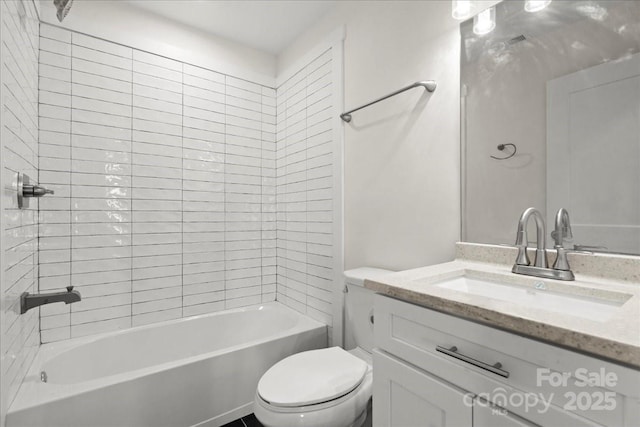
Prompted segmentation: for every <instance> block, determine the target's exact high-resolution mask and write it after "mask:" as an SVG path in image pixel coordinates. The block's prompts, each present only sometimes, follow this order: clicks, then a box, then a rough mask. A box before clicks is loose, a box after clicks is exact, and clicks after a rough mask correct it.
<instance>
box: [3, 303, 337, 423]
mask: <svg viewBox="0 0 640 427" xmlns="http://www.w3.org/2000/svg"><path fill="white" fill-rule="evenodd" d="M261 307H269V308H270V309H274V310H284V311H285V312H287V313H288V314H290V315H293V316H294V317H295V318H296V319H297V322H296V323H295V324H294V325H293V327H291V328H289V329H286V330H284V331H279V332H276V333H273V334H270V335H268V336H265V337H264V338H261V339H257V340H251V341H247V342H244V343H241V344H237V345H234V346H229V347H225V348H223V349H219V350H215V351H210V352H207V353H202V354H198V355H194V356H190V357H186V358H183V359H178V360H172V361H169V362H164V363H160V364H156V365H152V366H147V367H144V368H140V369H136V370H133V371H125V372H121V373H118V374H113V375H108V376H104V377H99V378H95V379H91V380H87V381H81V382H76V383H43V382H42V381H41V380H40V372H41V371H42V366H43V365H44V363H45V362H47V361H49V360H51V359H52V358H54V357H57V356H59V355H61V354H62V353H64V352H66V351H69V350H72V349H73V348H75V347H79V346H82V345H85V344H90V343H92V342H95V341H97V340H100V339H103V338H107V337H111V336H117V335H120V334H126V333H128V332H129V333H130V332H131V331H133V330H136V331H140V330H145V329H151V328H161V327H162V326H164V325H167V324H176V323H183V322H187V321H189V320H195V319H200V318H208V317H216V316H220V315H224V314H227V313H237V312H245V311H256V310H259V309H260V308H261ZM320 328H327V325H326V324H324V323H322V322H319V321H317V320H315V319H312V318H311V317H309V316H307V315H305V314H303V313H300V312H298V311H296V310H293V309H291V308H290V307H287V306H286V305H284V304H282V303H280V302H278V301H271V302H267V303H261V304H255V305H250V306H246V307H239V308H233V309H228V310H221V311H217V312H213V313H205V314H199V315H195V316H189V317H184V318H180V319H173V320H165V321H162V322H158V323H152V324H149V325H142V326H135V327H132V328H127V329H121V330H117V331H110V332H105V333H102V334H97V335H89V336H85V337H77V338H72V339H70V340H65V341H59V342H53V343H46V344H41V345H40V347H39V348H38V351H37V353H36V356H35V357H34V360H33V362H32V363H31V365H30V366H29V369H28V370H27V375H26V376H25V378H24V379H23V381H22V383H21V384H20V388H19V389H18V393H17V394H16V397H15V399H14V400H13V402H12V403H11V405H10V406H9V408H8V411H7V415H8V414H9V413H11V412H18V411H23V410H28V409H30V408H33V407H35V406H38V405H42V404H47V403H53V402H55V401H57V400H61V399H67V398H71V397H73V396H76V395H80V394H83V393H87V392H91V391H93V390H97V389H99V388H103V387H108V386H110V385H113V384H117V383H122V382H127V381H133V380H135V379H137V378H140V377H143V376H145V375H151V374H154V373H157V372H161V371H164V370H170V369H175V368H178V367H180V366H184V365H188V364H192V363H197V362H199V361H202V360H205V359H208V358H211V357H215V356H216V355H219V354H224V353H228V352H232V351H237V350H241V349H244V348H247V347H250V346H253V345H258V344H262V343H265V342H268V341H272V340H275V339H279V338H285V337H289V336H291V335H295V334H297V333H300V332H303V331H311V330H314V329H320ZM327 336H328V331H327Z"/></svg>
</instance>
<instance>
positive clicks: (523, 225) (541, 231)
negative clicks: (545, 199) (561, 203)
mask: <svg viewBox="0 0 640 427" xmlns="http://www.w3.org/2000/svg"><path fill="white" fill-rule="evenodd" d="M532 216H533V219H535V221H536V257H535V259H534V261H533V265H534V266H536V267H539V268H547V265H548V264H549V262H548V260H547V250H546V249H545V246H546V244H547V242H546V237H545V236H546V234H547V232H546V227H545V225H544V218H543V217H542V214H541V213H540V211H539V210H538V209H536V208H528V209H525V211H524V212H522V215H521V216H520V220H519V221H518V232H517V234H516V247H517V248H518V257H517V258H516V265H529V264H530V263H531V262H530V261H529V256H528V255H527V246H528V245H529V239H527V224H528V223H529V218H531V217H532Z"/></svg>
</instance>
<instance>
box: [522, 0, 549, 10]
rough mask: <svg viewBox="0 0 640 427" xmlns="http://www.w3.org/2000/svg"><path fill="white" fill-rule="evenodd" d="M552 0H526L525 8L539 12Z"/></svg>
mask: <svg viewBox="0 0 640 427" xmlns="http://www.w3.org/2000/svg"><path fill="white" fill-rule="evenodd" d="M549 3H551V0H525V2H524V10H526V11H527V12H539V11H541V10H542V9H544V8H545V7H547V6H549Z"/></svg>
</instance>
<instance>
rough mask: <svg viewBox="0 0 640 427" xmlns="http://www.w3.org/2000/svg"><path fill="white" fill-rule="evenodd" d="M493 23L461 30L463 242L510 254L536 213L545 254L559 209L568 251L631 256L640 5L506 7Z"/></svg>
mask: <svg viewBox="0 0 640 427" xmlns="http://www.w3.org/2000/svg"><path fill="white" fill-rule="evenodd" d="M495 21H496V27H495V29H494V30H493V31H491V32H490V33H488V34H485V35H477V34H475V33H474V31H473V23H472V20H470V21H466V22H464V23H462V24H461V35H462V48H461V85H462V87H461V94H462V99H461V114H462V117H461V119H462V120H461V121H462V129H461V144H462V147H461V152H462V183H463V185H462V201H463V202H462V203H463V206H462V209H463V213H462V214H463V223H462V238H463V240H464V241H467V242H477V243H493V244H513V242H514V241H515V234H516V227H517V222H518V218H519V216H520V214H521V213H522V211H523V210H524V209H526V208H527V207H530V206H534V207H537V208H538V209H539V210H540V211H541V212H542V213H543V214H545V215H546V218H547V219H546V223H547V234H546V236H547V246H548V247H551V246H552V242H553V240H552V239H551V238H550V232H551V231H552V229H553V226H554V219H553V218H554V217H555V213H556V212H557V210H558V209H559V208H561V207H564V208H566V209H567V210H568V211H569V214H570V217H571V225H572V229H573V240H572V241H571V242H570V243H568V244H566V245H565V247H568V248H573V247H574V246H575V247H576V248H578V249H586V250H592V251H593V250H595V251H602V252H612V253H624V254H640V1H636V0H631V1H629V0H628V1H615V0H599V1H573V0H555V1H552V2H551V3H550V4H549V5H548V6H547V7H546V8H544V9H543V10H541V11H538V12H535V13H532V12H527V11H525V8H524V2H523V1H512V0H508V1H503V2H502V3H499V4H497V5H496V6H495ZM529 236H535V233H529Z"/></svg>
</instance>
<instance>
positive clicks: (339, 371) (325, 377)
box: [257, 347, 369, 408]
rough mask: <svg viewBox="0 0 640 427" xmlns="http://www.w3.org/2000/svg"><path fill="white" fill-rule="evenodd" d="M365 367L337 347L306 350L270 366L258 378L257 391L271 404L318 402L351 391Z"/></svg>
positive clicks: (365, 371)
mask: <svg viewBox="0 0 640 427" xmlns="http://www.w3.org/2000/svg"><path fill="white" fill-rule="evenodd" d="M368 368H369V367H368V365H367V363H366V362H365V361H363V360H361V359H359V358H358V357H356V356H353V355H352V354H350V353H348V352H346V351H344V350H343V349H342V348H340V347H331V348H325V349H321V350H312V351H305V352H302V353H298V354H294V355H293V356H289V357H287V358H285V359H283V360H281V361H280V362H278V363H276V364H275V365H274V366H272V367H271V368H270V369H269V370H268V371H267V372H266V373H265V374H264V375H263V376H262V378H261V379H260V382H259V383H258V390H257V394H258V396H259V397H260V398H261V399H262V400H263V401H264V402H266V403H267V404H269V405H270V406H273V407H279V408H300V407H303V406H310V405H317V404H321V403H324V402H329V401H332V400H336V399H339V398H340V397H342V396H345V395H347V394H349V393H351V392H352V391H353V390H355V389H356V388H357V387H358V386H359V385H360V384H361V383H362V381H363V379H364V377H365V375H366V373H367V371H368Z"/></svg>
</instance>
